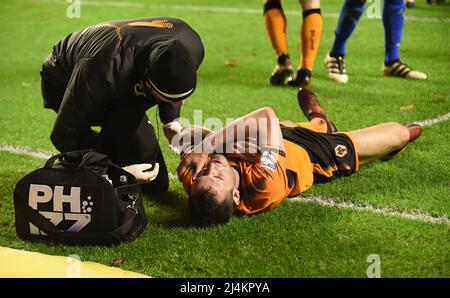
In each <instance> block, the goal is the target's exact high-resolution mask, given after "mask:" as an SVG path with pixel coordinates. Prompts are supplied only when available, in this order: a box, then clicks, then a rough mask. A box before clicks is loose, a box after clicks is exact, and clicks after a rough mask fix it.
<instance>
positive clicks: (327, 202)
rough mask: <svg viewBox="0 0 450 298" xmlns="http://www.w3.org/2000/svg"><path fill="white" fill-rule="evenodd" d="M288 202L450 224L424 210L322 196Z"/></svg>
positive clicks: (297, 198) (296, 198)
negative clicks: (400, 208)
mask: <svg viewBox="0 0 450 298" xmlns="http://www.w3.org/2000/svg"><path fill="white" fill-rule="evenodd" d="M287 201H288V202H296V203H311V204H318V205H320V206H324V207H336V208H341V209H351V210H356V211H364V212H371V213H376V214H381V215H384V216H389V217H401V218H407V219H411V220H415V221H423V222H427V223H446V224H450V218H449V217H448V216H445V215H440V216H434V215H431V214H428V213H425V212H421V211H420V212H419V211H417V212H415V211H397V210H394V209H391V208H383V207H375V206H372V205H370V204H368V203H353V202H348V201H343V200H340V199H337V198H334V199H332V198H322V197H295V198H289V199H287Z"/></svg>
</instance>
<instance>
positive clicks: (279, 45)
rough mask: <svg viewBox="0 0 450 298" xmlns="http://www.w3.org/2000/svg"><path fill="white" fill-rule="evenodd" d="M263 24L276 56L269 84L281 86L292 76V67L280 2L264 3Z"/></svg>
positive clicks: (268, 0)
mask: <svg viewBox="0 0 450 298" xmlns="http://www.w3.org/2000/svg"><path fill="white" fill-rule="evenodd" d="M264 24H265V29H266V32H267V35H268V36H269V39H270V42H271V44H272V48H273V49H274V51H275V54H276V55H277V64H276V65H275V68H274V70H273V72H272V75H271V77H270V83H271V84H272V85H283V84H285V83H286V82H287V80H288V79H289V78H290V77H291V76H292V65H291V60H290V58H289V53H288V45H287V38H286V16H285V15H284V12H283V8H282V6H281V1H280V0H266V1H265V3H264Z"/></svg>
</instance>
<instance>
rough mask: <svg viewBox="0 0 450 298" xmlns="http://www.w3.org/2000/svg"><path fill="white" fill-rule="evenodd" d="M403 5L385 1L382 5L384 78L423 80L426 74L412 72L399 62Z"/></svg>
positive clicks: (391, 0)
mask: <svg viewBox="0 0 450 298" xmlns="http://www.w3.org/2000/svg"><path fill="white" fill-rule="evenodd" d="M404 14H405V3H404V1H403V0H385V1H384V5H383V26H384V39H385V57H384V65H383V68H382V70H383V73H384V75H386V76H396V77H403V78H407V79H415V80H425V79H426V78H427V76H426V74H424V73H423V72H420V71H417V70H413V69H411V67H409V66H408V65H406V64H405V63H403V62H401V61H400V54H399V46H400V41H401V39H402V32H403V23H404Z"/></svg>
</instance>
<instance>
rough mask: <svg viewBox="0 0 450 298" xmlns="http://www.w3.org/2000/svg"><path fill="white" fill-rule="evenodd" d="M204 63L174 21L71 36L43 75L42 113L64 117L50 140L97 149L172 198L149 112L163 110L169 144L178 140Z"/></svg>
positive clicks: (113, 25)
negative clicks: (96, 128)
mask: <svg viewBox="0 0 450 298" xmlns="http://www.w3.org/2000/svg"><path fill="white" fill-rule="evenodd" d="M203 57H204V48H203V43H202V41H201V39H200V36H199V35H198V34H197V32H195V31H194V29H192V28H191V27H190V26H189V25H188V24H187V23H185V22H183V21H182V20H178V19H174V18H168V17H151V18H142V19H135V20H123V21H111V22H105V23H101V24H97V25H94V26H90V27H87V28H85V29H83V30H81V31H78V32H73V33H70V34H68V35H67V36H66V37H64V38H63V39H62V40H61V41H59V42H58V43H57V44H56V45H54V46H53V51H52V52H51V53H50V55H49V56H48V57H47V59H45V61H44V63H43V65H42V70H41V77H42V96H43V99H44V107H45V108H49V109H53V110H54V111H55V112H56V113H57V114H58V116H57V118H56V121H55V124H54V126H53V131H52V133H51V136H50V138H51V140H52V142H53V144H54V145H55V147H56V149H58V150H59V151H61V152H67V151H74V150H81V149H90V148H94V149H95V150H96V151H97V152H101V153H104V154H106V155H108V156H109V158H110V159H111V160H112V161H113V162H114V163H116V164H118V165H120V166H127V167H126V168H125V169H126V170H127V171H129V172H130V173H132V174H133V175H134V176H136V178H137V179H138V180H139V181H141V182H143V183H144V184H142V189H143V191H144V192H146V193H155V192H165V191H167V189H168V187H169V176H168V172H167V168H166V164H165V161H164V157H163V154H162V151H161V149H160V147H159V143H158V138H157V136H156V134H155V130H154V128H153V125H152V124H151V123H150V121H149V120H148V118H147V115H146V111H147V110H148V109H150V108H151V107H153V106H157V107H158V111H159V118H160V119H161V122H162V126H163V130H164V134H165V136H166V137H167V138H168V139H169V140H171V139H172V137H173V136H174V135H175V134H177V133H179V132H180V130H181V125H180V124H179V123H178V122H177V119H178V118H179V117H180V109H181V103H182V102H183V100H185V99H187V98H188V97H189V96H190V95H192V94H193V93H194V91H195V88H196V84H197V70H198V68H199V67H200V64H201V63H202V61H203ZM93 126H99V127H100V128H101V130H100V132H99V133H97V132H96V131H94V130H92V129H91V127H93ZM157 129H158V128H157Z"/></svg>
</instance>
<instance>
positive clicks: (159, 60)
mask: <svg viewBox="0 0 450 298" xmlns="http://www.w3.org/2000/svg"><path fill="white" fill-rule="evenodd" d="M148 68H149V83H150V85H151V86H152V87H153V89H154V90H155V91H156V92H157V93H158V94H160V95H161V96H162V97H164V98H165V99H167V100H168V101H172V102H176V101H180V100H183V99H185V98H186V97H188V96H189V95H191V94H192V93H193V92H194V89H195V86H196V84H197V70H196V68H195V66H194V64H193V63H192V59H191V55H190V54H189V52H188V50H187V49H186V48H185V47H184V46H183V44H182V43H181V42H180V41H179V40H177V39H169V40H167V41H165V42H163V43H161V44H160V45H159V46H158V47H156V48H155V49H154V50H153V51H152V52H151V53H150V57H149V61H148Z"/></svg>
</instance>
